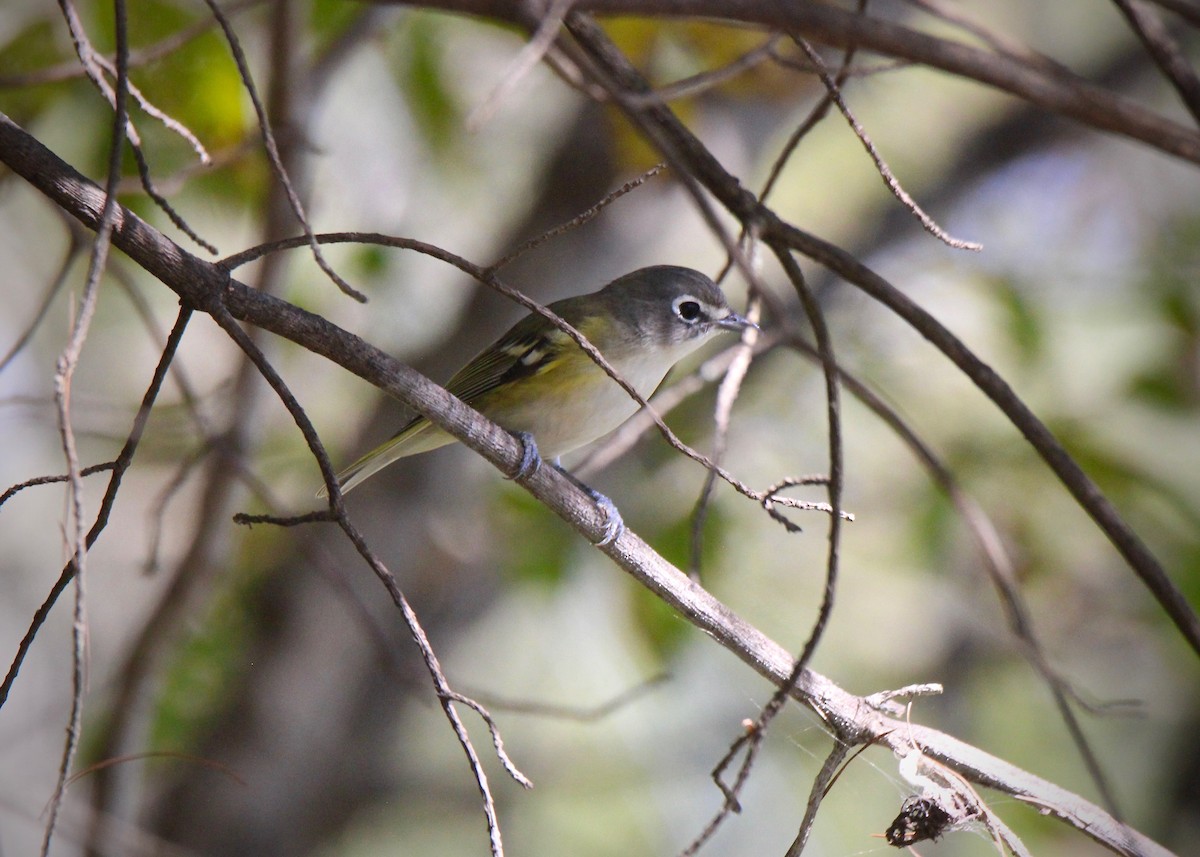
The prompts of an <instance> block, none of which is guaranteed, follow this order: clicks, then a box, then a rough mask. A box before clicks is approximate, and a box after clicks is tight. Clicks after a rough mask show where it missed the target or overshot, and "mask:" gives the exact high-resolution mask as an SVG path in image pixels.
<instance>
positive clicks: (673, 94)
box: [634, 33, 782, 102]
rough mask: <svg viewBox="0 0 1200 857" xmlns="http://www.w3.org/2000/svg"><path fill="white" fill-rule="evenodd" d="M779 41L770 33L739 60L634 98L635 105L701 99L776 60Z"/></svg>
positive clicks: (776, 34) (739, 57)
mask: <svg viewBox="0 0 1200 857" xmlns="http://www.w3.org/2000/svg"><path fill="white" fill-rule="evenodd" d="M781 38H782V36H780V34H779V33H772V34H771V35H769V36H767V39H766V41H764V42H763V43H762V44H761V45H759V46H758V47H755V48H751V49H750V50H748V51H746V52H745V53H744V54H742V55H741V56H738V57H734V58H733V59H732V60H730V61H729V62H727V63H725V64H724V65H722V66H719V67H718V68H714V69H709V70H707V71H702V72H700V73H698V74H694V75H691V76H690V77H685V78H683V79H682V80H677V81H675V82H673V83H668V84H666V85H664V86H659V87H657V88H656V89H655V90H654V91H653V92H652V93H650V94H649V95H638V96H634V101H635V102H636V101H637V100H639V99H641V100H645V101H647V102H652V101H664V102H670V101H676V100H678V99H680V98H692V97H695V96H697V95H701V94H703V93H705V92H707V91H708V90H710V89H713V88H715V87H718V86H720V85H721V84H723V83H727V82H728V81H730V80H733V79H734V78H735V77H737V76H739V75H741V74H744V73H745V72H747V71H749V70H750V69H752V68H755V67H757V66H759V65H762V64H763V63H764V62H766V61H767V60H773V59H774V58H775V47H776V45H778V44H779V40H780V39H781Z"/></svg>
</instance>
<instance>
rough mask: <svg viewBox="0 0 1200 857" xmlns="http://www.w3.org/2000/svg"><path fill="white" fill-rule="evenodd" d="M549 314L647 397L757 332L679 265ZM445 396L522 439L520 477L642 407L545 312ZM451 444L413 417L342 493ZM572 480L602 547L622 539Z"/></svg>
mask: <svg viewBox="0 0 1200 857" xmlns="http://www.w3.org/2000/svg"><path fill="white" fill-rule="evenodd" d="M549 309H551V310H553V311H554V313H555V314H557V315H558V316H560V317H561V318H562V319H564V320H565V321H566V322H567V323H568V324H570V325H571V326H572V327H574V328H575V329H576V330H578V331H579V332H580V333H582V334H583V335H584V337H586V338H587V340H588V341H589V342H590V343H591V344H592V345H594V346H595V347H596V348H597V349H598V350H599V351H600V353H601V354H603V355H604V357H605V359H606V360H607V361H608V362H609V363H610V364H611V365H612V367H613V368H614V369H615V370H616V371H617V373H618V374H619V375H620V376H621V377H622V378H624V379H625V380H626V381H627V382H628V383H629V384H630V385H631V386H632V387H633V388H634V389H635V390H637V391H638V393H639V394H641V396H642V397H643V398H645V397H646V396H649V395H650V394H651V393H653V392H654V390H655V388H657V387H658V385H659V384H660V383H661V382H662V379H663V378H664V377H666V374H667V372H668V371H670V369H671V367H672V366H674V365H675V364H676V363H677V362H678V361H679V360H680V359H682V358H683V357H685V356H687V355H688V354H690V353H691V352H693V351H695V350H696V349H697V348H699V347H700V346H701V345H702V344H703V343H704V342H705V341H706V340H708V339H709V337H711V336H712V335H713V334H715V333H718V332H720V331H723V330H728V331H739V330H743V329H745V328H747V327H754V326H755V325H754V324H753V322H750V321H748V320H747V319H745V318H743V317H742V316H740V315H738V314H737V313H735V312H734V311H733V310H732V309H730V308H729V304H728V302H727V301H726V299H725V295H724V294H723V293H722V291H721V289H720V287H719V286H717V284H716V283H714V282H713V281H712V280H710V279H709V278H708V277H706V276H705V275H704V274H701V273H700V272H699V271H693V270H692V269H690V268H680V267H674V266H671V265H657V266H654V267H650V268H641V269H639V270H637V271H634V272H632V273H630V274H626V275H625V276H623V277H619V278H618V279H616V280H613V281H612V282H611V283H609V284H608V285H606V286H605V287H604V288H602V289H600V290H599V291H597V292H592V293H591V294H586V295H579V296H577V297H572V298H565V299H563V300H560V301H555V302H554V303H552V304H550V305H549ZM446 389H447V390H449V391H450V392H451V393H453V394H454V395H455V396H457V397H458V398H460V399H462V400H463V401H464V402H466V403H467V404H468V405H470V406H471V407H473V408H474V409H475V410H477V411H479V412H480V413H481V414H483V415H484V416H486V417H488V418H489V419H490V420H492V421H493V422H495V423H497V424H498V425H500V426H501V427H503V428H505V429H507V430H508V431H510V432H513V433H514V434H515V435H517V436H518V437H519V438H520V439H521V440H522V442H523V443H524V444H525V457H524V460H523V462H522V465H521V468H520V471H519V472H518V474H517V476H518V477H521V476H526V475H529V474H531V473H532V472H533V471H535V470H536V469H537V467H538V466H539V465H540V463H541V457H542V456H545V457H547V458H550V459H552V460H555V466H556V467H557V466H558V465H557V459H558V458H559V457H560V456H562V455H565V454H566V453H568V452H571V451H572V450H574V449H578V448H579V447H581V446H584V445H586V444H588V443H590V442H592V441H593V440H596V439H597V438H599V437H601V436H603V435H605V434H607V433H608V432H610V431H612V430H613V429H615V428H616V427H617V426H619V425H620V424H621V423H623V422H625V420H627V419H629V417H631V416H633V414H634V413H636V412H637V410H638V407H639V406H638V403H637V402H636V401H634V399H633V398H632V397H631V396H630V395H629V394H628V393H627V392H626V391H625V390H623V389H622V388H621V386H620V385H619V384H617V383H616V382H615V381H614V380H613V379H612V378H610V377H609V375H608V374H607V373H606V372H605V371H604V370H603V369H602V368H600V366H599V365H598V364H597V363H596V362H595V361H594V360H592V358H591V357H589V356H588V355H587V354H586V353H585V352H584V351H583V349H581V348H580V347H579V344H578V343H577V342H575V340H574V339H572V338H571V336H570V335H569V334H568V333H567V332H566V331H564V330H561V329H559V328H558V327H557V326H555V325H554V323H552V322H551V321H549V320H548V319H546V318H545V317H543V316H542V315H540V314H539V313H530V314H529V315H527V316H526V317H525V318H523V319H522V320H521V321H519V322H517V324H515V325H514V326H513V327H512V328H511V329H510V330H509V331H508V332H507V333H505V334H504V335H503V336H501V337H500V338H499V339H498V340H496V342H495V343H493V344H492V345H490V346H489V347H488V348H486V349H484V350H483V351H482V352H480V353H479V354H478V355H477V356H476V357H475V358H474V359H472V360H471V361H470V362H469V363H467V365H466V366H464V367H463V368H462V369H460V370H459V371H458V372H457V373H455V375H454V377H452V378H451V379H450V380H449V381H448V382H447V383H446ZM453 441H454V437H453V436H452V435H450V434H448V433H447V432H445V431H443V430H442V429H440V428H438V427H437V426H435V425H434V424H433V423H431V422H429V420H427V419H426V418H425V417H421V416H418V417H415V418H413V419H412V420H410V421H409V422H408V423H407V424H406V425H405V426H404V427H403V428H401V429H400V431H399V432H397V433H396V434H395V435H394V436H393V437H392V438H391V439H390V440H388V441H386V442H384V443H383V444H381V445H379V446H378V447H376V448H375V449H373V450H371V451H370V452H368V453H367V454H366V455H364V456H363V457H362V458H360V459H358V460H357V461H355V462H354V463H353V464H351V465H350V466H349V467H347V468H346V469H345V470H343V471H342V472H341V473H339V474H338V477H337V479H338V486H339V487H340V488H341V490H342V491H343V492H346V491H350V490H351V489H352V488H354V487H355V486H357V485H359V484H360V483H361V482H362V481H363V480H365V479H367V478H369V477H370V476H372V475H374V474H375V473H377V472H379V470H381V469H382V468H384V467H386V466H387V465H389V464H391V463H392V462H394V461H396V460H398V459H401V458H405V457H407V456H409V455H415V454H417V453H419V452H427V451H429V450H431V449H437V448H438V447H440V446H445V445H446V444H448V443H452V442H453ZM559 469H560V470H561V468H559ZM563 472H564V473H566V471H563ZM566 475H567V476H568V477H570V474H566ZM571 478H572V481H575V482H576V484H578V485H580V487H581V488H583V489H584V490H585V491H587V492H588V493H589V494H590V495H591V496H592V497H593V499H595V500H596V502H597V503H598V504H599V505H600V506H602V507H603V508H604V509H605V511H606V513H607V514H608V521H609V525H608V528H607V529H606V538H605V539H604V540H603V541H601V542H600V544H605V543H607V542H609V541H612V540H613V539H615V538H616V537H617V536H618V535H619V534H620V532H621V529H622V525H621V519H620V515H619V514H617V510H616V508H615V506H613V504H612V502H611V501H610V500H609V499H608V498H607V497H604V496H603V495H601V494H598V493H597V492H595V491H593V490H592V489H590V488H588V487H587V486H584V485H582V484H581V483H579V482H578V481H577V480H574V478H573V477H571Z"/></svg>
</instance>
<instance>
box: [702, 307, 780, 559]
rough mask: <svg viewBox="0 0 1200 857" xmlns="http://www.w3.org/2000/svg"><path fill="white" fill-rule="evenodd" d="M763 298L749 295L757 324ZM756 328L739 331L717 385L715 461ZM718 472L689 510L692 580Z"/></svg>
mask: <svg viewBox="0 0 1200 857" xmlns="http://www.w3.org/2000/svg"><path fill="white" fill-rule="evenodd" d="M761 309H762V301H761V300H759V299H757V298H751V299H750V304H749V306H748V307H747V309H746V318H748V319H749V320H750V321H752V322H754V323H755V324H756V325H757V323H758V321H759V318H760V316H761ZM759 333H760V331H759V329H758V327H748V328H746V329H745V330H744V331H742V338H741V341H740V342H739V343H738V346H737V350H736V351H735V352H734V356H733V360H732V361H731V362H730V364H729V368H728V369H727V370H726V372H725V377H724V378H722V379H721V383H720V385H719V386H718V387H717V401H716V406H715V407H714V409H713V441H712V460H713V461H715V462H717V463H718V464H719V463H720V462H721V460H722V459H723V458H724V457H725V448H726V445H727V443H728V439H729V423H730V420H731V418H732V416H733V405H734V402H736V401H737V398H738V395H739V394H740V393H741V390H742V382H743V381H745V380H746V373H747V372H748V371H749V370H750V361H751V360H752V359H753V357H754V346H755V344H756V343H757V342H758V337H759ZM716 484H717V474H716V473H715V472H714V471H712V470H710V471H708V473H706V474H705V476H704V485H703V487H702V488H701V489H700V496H699V497H697V498H696V505H695V508H694V509H693V510H692V525H691V530H692V535H691V551H690V553H691V560H690V564H689V566H688V576H689V577H691V578H692V579H694V580H699V579H700V562H701V556H702V554H703V547H704V520H705V518H706V517H707V514H708V506H709V503H710V502H711V500H712V495H713V489H715V488H716Z"/></svg>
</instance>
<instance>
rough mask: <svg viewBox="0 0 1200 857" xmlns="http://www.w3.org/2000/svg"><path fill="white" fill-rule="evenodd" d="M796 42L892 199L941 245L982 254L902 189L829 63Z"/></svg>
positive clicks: (804, 43) (798, 38) (804, 42)
mask: <svg viewBox="0 0 1200 857" xmlns="http://www.w3.org/2000/svg"><path fill="white" fill-rule="evenodd" d="M793 38H794V39H795V41H796V44H798V45H799V46H800V48H801V49H802V50H803V51H804V53H805V55H806V56H807V57H808V59H809V61H810V62H812V64H813V65H814V66H816V68H817V75H818V76H819V77H820V78H821V82H822V83H823V84H825V88H826V90H828V92H829V96H830V98H832V99H833V103H834V104H836V105H837V108H838V110H840V111H841V113H842V116H844V117H846V122H847V124H849V125H850V128H851V130H853V131H854V136H856V137H858V140H859V142H860V143H862V145H863V148H864V149H866V150H867V154H868V155H870V157H871V160H872V162H874V164H875V169H876V170H878V172H879V175H880V177H881V178H882V179H883V183H884V184H885V185H887V187H888V190H890V191H891V192H892V195H893V196H895V197H896V199H898V200H900V203H901V204H902V205H903V206H904V207H905V208H907V209H908V210H909V211H911V212H912V213H913V215H915V216H916V218H917V219H918V220H920V221H921V225H922V226H924V227H925V231H927V232H928V233H929V234H930V235H933V236H934V237H935V238H937V239H938V240H939V241H941V242H943V243H944V244H948V245H949V246H951V247H954V248H955V249H957V250H975V251H978V250H982V249H983V245H982V244H979V243H977V242H975V241H964V240H962V239H961V238H955V237H954V236H953V235H950V234H949V233H948V232H946V231H945V230H944V229H942V227H940V226H938V224H937V221H935V220H934V219H933V218H932V217H930V216H929V215H928V214H926V213H925V210H924V209H923V208H921V206H920V205H918V204H917V201H916V200H915V199H913V198H912V196H910V195H909V193H908V191H906V190H905V189H904V188H903V186H901V184H900V181H899V179H897V178H896V176H895V174H894V173H893V172H892V169H891V167H889V166H888V165H887V161H885V160H884V159H883V156H882V155H880V154H879V150H878V149H876V148H875V144H874V143H872V142H871V138H870V137H869V136H868V135H867V130H866V129H865V128H863V126H862V124H861V123H860V122H859V121H858V119H857V118H855V116H854V114H853V113H852V112H851V110H850V105H848V104H847V103H846V100H845V99H844V98H842V92H841V89H839V88H838V85H837V81H835V80H834V79H833V77H832V76H831V75H830V74H829V68H828V67H827V66H826V65H825V61H824V60H822V59H821V55H820V54H819V53H817V52H816V50H814V49H813V46H812V45H810V44H809V43H808V40H807V39H804V38H802V37H801V36H793Z"/></svg>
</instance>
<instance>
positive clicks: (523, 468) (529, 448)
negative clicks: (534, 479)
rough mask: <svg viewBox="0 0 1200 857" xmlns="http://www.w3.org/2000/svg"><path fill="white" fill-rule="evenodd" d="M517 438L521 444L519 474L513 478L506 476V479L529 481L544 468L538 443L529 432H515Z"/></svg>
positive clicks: (514, 435) (512, 476)
mask: <svg viewBox="0 0 1200 857" xmlns="http://www.w3.org/2000/svg"><path fill="white" fill-rule="evenodd" d="M513 437H515V438H516V439H517V440H518V441H520V443H521V450H522V452H521V463H520V464H519V465H518V466H517V472H516V473H514V474H512V475H511V476H505V477H504V478H505V479H514V480H517V479H527V478H529V477H530V476H532V475H533V474H535V473H537V472H538V470H539V469H540V468H541V466H542V456H541V454H540V453H539V452H538V448H537V442H536V441H535V440H534V439H533V435H531V434H530V433H529V432H527V431H517V432H513Z"/></svg>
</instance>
